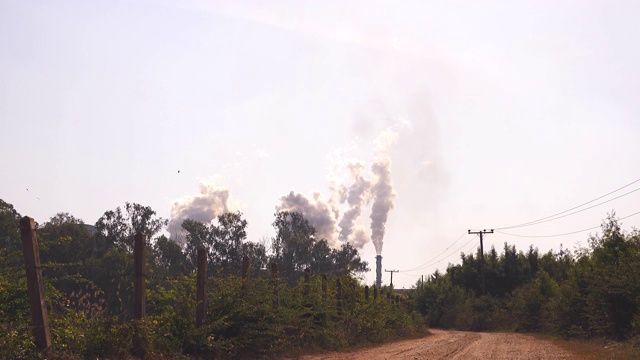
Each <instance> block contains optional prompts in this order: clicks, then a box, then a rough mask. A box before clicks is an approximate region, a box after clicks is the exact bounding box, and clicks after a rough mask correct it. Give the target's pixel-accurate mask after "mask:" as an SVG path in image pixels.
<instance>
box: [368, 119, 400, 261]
mask: <svg viewBox="0 0 640 360" xmlns="http://www.w3.org/2000/svg"><path fill="white" fill-rule="evenodd" d="M398 136H399V134H398V132H396V131H393V130H391V129H387V130H385V131H383V132H382V133H380V135H379V136H378V138H377V139H376V141H375V145H376V151H377V154H376V159H375V161H374V162H373V164H372V165H371V172H372V173H373V177H374V179H373V181H372V185H371V195H372V197H373V205H372V206H371V214H370V215H369V218H370V219H371V241H372V242H373V246H374V247H375V249H376V253H377V254H378V255H380V254H381V253H382V243H383V239H384V233H385V226H386V224H387V219H388V218H389V212H390V211H391V210H392V209H393V208H394V204H393V200H394V199H395V196H396V194H395V192H394V191H393V185H392V183H391V159H390V158H389V156H388V152H389V150H390V148H391V146H393V145H394V144H395V142H396V141H397V140H398Z"/></svg>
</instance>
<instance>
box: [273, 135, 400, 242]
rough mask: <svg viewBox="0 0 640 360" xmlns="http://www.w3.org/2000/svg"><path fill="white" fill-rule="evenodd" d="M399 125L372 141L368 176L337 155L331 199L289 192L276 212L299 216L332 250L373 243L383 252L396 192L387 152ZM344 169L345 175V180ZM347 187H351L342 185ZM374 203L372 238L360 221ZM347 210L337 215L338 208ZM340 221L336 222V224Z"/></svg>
mask: <svg viewBox="0 0 640 360" xmlns="http://www.w3.org/2000/svg"><path fill="white" fill-rule="evenodd" d="M406 126H407V125H406V124H404V123H402V124H398V125H396V126H392V127H390V128H388V129H386V130H384V131H382V132H381V133H380V134H379V135H378V137H377V138H376V139H375V141H374V145H375V156H374V162H373V164H372V165H371V173H370V174H368V172H367V171H366V167H365V165H364V163H363V162H361V161H356V160H350V161H347V160H345V159H343V158H342V156H341V154H339V153H338V152H336V153H334V154H332V155H333V156H331V157H330V159H331V160H332V162H333V167H332V170H331V173H330V175H329V190H330V196H329V198H328V199H325V198H323V197H322V195H320V193H318V192H314V193H313V194H312V195H311V196H305V195H303V194H300V193H296V192H294V191H291V192H290V193H289V194H288V195H285V196H282V197H281V198H280V204H279V205H278V206H276V209H277V210H278V211H285V210H286V211H295V212H299V213H301V214H302V215H303V216H304V217H305V219H307V220H308V221H309V223H310V224H311V225H312V226H313V227H314V228H315V229H316V234H317V236H318V238H325V239H327V241H328V243H329V245H330V246H332V247H337V246H340V245H341V244H343V243H346V242H348V243H350V244H351V245H353V246H354V247H355V248H357V249H362V248H363V247H364V245H366V244H368V243H369V242H370V241H371V242H373V244H374V246H375V249H376V252H377V254H380V253H381V252H382V242H383V238H384V234H385V226H386V223H387V219H388V217H389V212H390V211H391V210H392V209H393V208H394V199H395V196H396V194H395V192H394V191H393V185H392V182H391V160H390V158H389V155H388V153H389V151H390V150H391V147H392V146H393V145H394V144H395V143H396V142H397V140H398V137H399V130H400V129H402V128H405V127H406ZM345 168H347V169H348V176H347V177H345V176H344V174H345ZM345 183H346V184H350V185H345ZM370 201H373V204H372V208H371V213H370V216H369V217H370V219H371V224H370V227H371V236H369V234H368V232H367V231H366V225H365V224H364V223H363V221H362V219H361V215H362V212H363V210H364V209H365V207H366V206H367V205H368V204H369V202H370ZM344 203H346V204H347V205H348V208H347V209H346V210H345V211H344V212H343V214H342V216H340V206H341V204H344ZM338 219H339V221H338Z"/></svg>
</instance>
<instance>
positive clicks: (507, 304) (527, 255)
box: [413, 215, 640, 356]
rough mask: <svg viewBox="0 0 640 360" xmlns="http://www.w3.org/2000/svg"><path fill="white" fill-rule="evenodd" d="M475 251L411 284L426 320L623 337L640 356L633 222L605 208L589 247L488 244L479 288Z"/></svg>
mask: <svg viewBox="0 0 640 360" xmlns="http://www.w3.org/2000/svg"><path fill="white" fill-rule="evenodd" d="M561 247H562V246H561ZM479 255H480V254H479V253H478V254H476V255H465V254H462V255H461V257H462V263H461V264H460V265H450V266H449V267H448V268H447V270H446V272H445V273H438V272H436V273H434V274H433V275H431V276H429V278H428V281H425V282H424V283H418V284H417V285H416V290H415V292H414V293H413V301H414V303H415V306H416V308H417V309H418V310H419V311H420V313H422V314H423V315H424V316H425V317H426V318H427V322H428V325H429V326H431V327H442V328H453V329H458V330H472V331H515V332H528V333H540V334H550V335H553V336H557V337H559V338H561V339H578V340H588V339H597V341H596V342H598V341H599V342H601V343H603V344H604V343H607V344H620V342H622V343H623V344H624V346H619V348H626V349H627V350H628V351H631V353H632V354H635V355H630V356H640V353H638V352H637V351H636V350H637V349H638V348H639V346H640V232H639V231H638V230H636V229H634V230H632V231H630V232H624V231H622V229H621V228H620V225H619V223H618V220H617V219H616V218H615V216H614V215H611V216H609V217H608V218H607V219H606V220H605V221H604V223H603V224H602V230H601V232H600V233H599V234H597V235H594V236H590V237H589V238H588V247H586V248H581V249H577V250H576V251H574V252H573V253H572V252H570V251H569V250H567V249H562V248H561V249H560V250H559V251H557V252H553V251H549V252H547V253H544V254H540V253H539V252H538V250H537V249H536V248H533V247H529V249H528V250H526V251H522V250H520V251H518V250H516V247H515V245H509V244H506V243H505V244H504V248H503V250H502V253H500V254H498V252H497V251H496V249H494V248H491V249H490V250H489V251H488V252H486V253H485V254H484V258H485V276H486V292H485V293H483V291H482V288H481V281H480V262H479V258H480V256H479ZM603 346H605V345H603ZM633 349H636V350H633Z"/></svg>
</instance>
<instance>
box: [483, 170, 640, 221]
mask: <svg viewBox="0 0 640 360" xmlns="http://www.w3.org/2000/svg"><path fill="white" fill-rule="evenodd" d="M637 182H640V179H637V180H635V181H632V182H630V183H628V184H627V185H624V186H622V187H620V188H617V189H615V190H613V191H611V192H608V193H606V194H604V195H602V196H599V197H597V198H595V199H593V200H590V201H587V202H586V203H583V204H580V205H578V206H574V207H572V208H570V209H567V210H565V211H561V212H559V213H556V214H553V215H549V216H546V217H543V218H540V219H537V220H533V221H529V222H525V223H522V224H517V225H512V226H505V227H500V228H494V229H495V230H506V229H513V228H517V227H524V226H529V225H534V224H539V223H542V222H546V221H544V220H547V219H550V220H548V221H551V220H555V219H551V218H555V217H556V216H558V215H562V214H564V213H567V212H569V211H572V210H575V209H578V208H581V207H583V206H585V205H588V204H591V203H592V202H594V201H598V200H600V199H602V198H605V197H607V196H609V195H611V194H613V193H616V192H618V191H620V190H622V189H624V188H626V187H629V186H631V185H633V184H635V183H637ZM638 190H640V188H639V189H636V190H633V191H631V192H628V193H626V194H624V195H621V196H619V197H616V198H613V199H611V200H608V201H606V202H609V201H612V200H615V199H618V198H620V197H622V196H625V195H628V194H630V193H633V192H635V191H638ZM606 202H602V203H600V204H597V205H594V206H592V207H595V206H598V205H602V204H604V203H606ZM592 207H589V208H587V209H590V208H592ZM587 209H583V210H587ZM583 210H581V211H583ZM575 213H577V212H575ZM575 213H572V214H575ZM572 214H567V215H566V216H569V215H572ZM559 218H560V217H558V218H557V219H559Z"/></svg>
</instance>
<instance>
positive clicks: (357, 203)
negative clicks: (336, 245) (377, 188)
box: [338, 161, 371, 248]
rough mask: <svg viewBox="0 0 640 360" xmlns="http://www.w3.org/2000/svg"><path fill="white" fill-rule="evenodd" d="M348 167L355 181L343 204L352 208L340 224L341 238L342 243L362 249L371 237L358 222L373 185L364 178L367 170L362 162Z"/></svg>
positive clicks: (350, 164)
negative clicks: (345, 203)
mask: <svg viewBox="0 0 640 360" xmlns="http://www.w3.org/2000/svg"><path fill="white" fill-rule="evenodd" d="M348 167H349V171H350V174H351V177H352V178H353V179H354V181H353V184H352V185H351V187H350V188H349V191H348V193H347V195H346V197H345V199H344V200H343V202H344V201H346V202H347V203H348V204H349V206H350V208H349V209H348V210H347V211H345V213H344V215H343V216H342V219H341V220H340V223H339V224H338V225H339V226H340V237H339V238H340V241H342V242H345V241H348V242H350V243H351V244H352V245H353V246H355V247H357V248H362V247H363V246H364V245H365V244H366V243H368V242H369V236H368V235H367V234H366V232H365V231H364V225H363V224H362V223H361V222H360V223H356V221H357V219H359V217H360V214H361V213H362V207H363V205H365V202H366V201H367V197H368V195H369V188H370V186H371V183H370V182H369V180H367V179H365V178H364V177H363V176H362V173H363V171H364V168H365V167H364V164H363V163H362V162H359V161H358V162H350V163H349V165H348Z"/></svg>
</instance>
